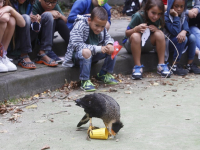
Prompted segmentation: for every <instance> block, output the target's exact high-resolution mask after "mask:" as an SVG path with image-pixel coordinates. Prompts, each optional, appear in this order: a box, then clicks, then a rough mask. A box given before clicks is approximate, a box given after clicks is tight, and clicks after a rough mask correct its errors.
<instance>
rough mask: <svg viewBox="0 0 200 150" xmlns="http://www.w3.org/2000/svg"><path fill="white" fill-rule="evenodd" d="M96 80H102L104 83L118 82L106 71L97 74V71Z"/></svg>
mask: <svg viewBox="0 0 200 150" xmlns="http://www.w3.org/2000/svg"><path fill="white" fill-rule="evenodd" d="M97 80H99V81H103V82H104V83H106V84H118V81H117V80H115V78H114V77H113V76H112V75H111V74H110V73H107V74H105V75H102V76H99V73H98V74H97Z"/></svg>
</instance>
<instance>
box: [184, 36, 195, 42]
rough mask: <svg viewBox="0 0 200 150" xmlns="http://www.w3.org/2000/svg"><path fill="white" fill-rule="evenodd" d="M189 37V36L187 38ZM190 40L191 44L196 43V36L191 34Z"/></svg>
mask: <svg viewBox="0 0 200 150" xmlns="http://www.w3.org/2000/svg"><path fill="white" fill-rule="evenodd" d="M186 37H187V36H186ZM188 40H189V41H190V42H193V43H196V37H195V36H194V34H190V36H189V37H188Z"/></svg>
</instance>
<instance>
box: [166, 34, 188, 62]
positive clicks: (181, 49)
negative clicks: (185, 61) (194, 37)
mask: <svg viewBox="0 0 200 150" xmlns="http://www.w3.org/2000/svg"><path fill="white" fill-rule="evenodd" d="M171 41H172V42H173V43H174V45H175V46H176V48H177V50H178V53H179V56H178V58H177V60H176V57H177V55H178V53H177V50H176V49H175V47H174V45H173V44H172V43H171V42H170V41H169V49H170V51H173V52H174V54H173V61H175V60H176V62H177V63H178V62H179V61H180V58H181V56H182V52H183V50H184V48H185V45H186V43H187V38H186V40H185V41H184V42H183V43H178V40H177V38H176V37H172V38H171Z"/></svg>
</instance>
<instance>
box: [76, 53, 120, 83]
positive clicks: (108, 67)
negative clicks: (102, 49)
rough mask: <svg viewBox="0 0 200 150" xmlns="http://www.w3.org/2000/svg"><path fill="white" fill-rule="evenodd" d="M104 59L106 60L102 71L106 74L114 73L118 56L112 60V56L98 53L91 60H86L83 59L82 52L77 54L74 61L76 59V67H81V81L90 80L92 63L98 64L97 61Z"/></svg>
mask: <svg viewBox="0 0 200 150" xmlns="http://www.w3.org/2000/svg"><path fill="white" fill-rule="evenodd" d="M104 58H105V60H104V64H103V66H102V68H101V69H102V70H104V71H106V72H109V73H112V72H113V69H114V66H115V62H116V58H117V56H115V58H114V59H113V60H112V59H111V56H110V55H108V54H103V53H97V54H96V55H92V56H91V57H90V58H88V59H86V58H84V57H83V55H82V51H78V52H76V53H75V58H74V59H75V65H76V66H77V65H78V66H80V76H79V79H80V80H89V79H90V70H91V64H92V62H96V61H99V60H101V59H104Z"/></svg>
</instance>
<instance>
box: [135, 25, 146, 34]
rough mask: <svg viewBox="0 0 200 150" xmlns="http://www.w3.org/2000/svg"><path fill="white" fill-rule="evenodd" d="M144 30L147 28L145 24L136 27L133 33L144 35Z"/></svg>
mask: <svg viewBox="0 0 200 150" xmlns="http://www.w3.org/2000/svg"><path fill="white" fill-rule="evenodd" d="M146 28H148V26H147V24H146V23H142V24H140V25H138V26H136V28H135V31H136V32H140V33H144V31H145V30H146Z"/></svg>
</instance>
